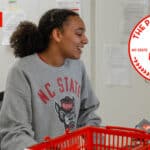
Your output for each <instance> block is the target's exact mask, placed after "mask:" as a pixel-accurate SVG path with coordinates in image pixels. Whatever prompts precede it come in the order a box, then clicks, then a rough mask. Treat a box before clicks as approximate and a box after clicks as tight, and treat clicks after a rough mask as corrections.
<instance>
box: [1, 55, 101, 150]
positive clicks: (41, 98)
mask: <svg viewBox="0 0 150 150" xmlns="http://www.w3.org/2000/svg"><path fill="white" fill-rule="evenodd" d="M98 106H99V101H98V99H97V98H96V97H95V95H94V93H93V91H92V89H91V85H90V83H89V79H88V77H87V74H86V71H85V67H84V65H83V63H82V61H80V60H72V59H66V60H65V63H64V65H62V66H61V67H53V66H50V65H48V64H46V63H44V62H43V61H42V60H41V59H40V58H39V57H38V55H37V54H34V55H30V56H27V57H24V58H21V59H20V60H18V61H17V62H16V63H15V65H14V66H13V67H12V69H11V70H10V72H9V75H8V78H7V83H6V90H5V95H4V101H3V104H2V108H1V112H0V142H1V150H23V149H24V148H26V147H28V146H31V145H33V144H36V143H38V142H41V141H42V139H43V137H45V136H50V137H56V136H59V135H61V134H63V133H64V132H65V129H66V128H70V129H71V130H74V129H76V128H79V127H82V126H85V125H94V126H99V124H100V122H101V120H100V118H99V117H97V116H96V115H95V114H94V111H95V110H96V109H97V108H98Z"/></svg>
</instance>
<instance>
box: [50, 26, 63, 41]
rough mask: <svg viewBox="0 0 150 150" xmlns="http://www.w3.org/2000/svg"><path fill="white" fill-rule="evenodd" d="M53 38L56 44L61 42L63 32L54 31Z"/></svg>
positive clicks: (56, 29)
mask: <svg viewBox="0 0 150 150" xmlns="http://www.w3.org/2000/svg"><path fill="white" fill-rule="evenodd" d="M51 37H52V38H53V39H54V40H55V41H56V42H60V41H61V39H62V32H61V31H60V29H58V28H55V29H53V31H52V34H51Z"/></svg>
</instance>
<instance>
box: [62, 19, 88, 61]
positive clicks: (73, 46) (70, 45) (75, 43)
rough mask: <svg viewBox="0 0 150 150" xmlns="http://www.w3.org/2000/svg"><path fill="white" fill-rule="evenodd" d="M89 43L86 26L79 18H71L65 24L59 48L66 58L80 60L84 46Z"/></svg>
mask: <svg viewBox="0 0 150 150" xmlns="http://www.w3.org/2000/svg"><path fill="white" fill-rule="evenodd" d="M87 43H88V39H87V37H86V35H85V25H84V22H83V21H82V19H81V18H80V17H78V16H70V17H69V18H68V21H67V22H66V23H64V26H63V31H62V33H61V41H60V42H59V47H60V51H61V53H62V55H63V56H64V58H72V59H79V58H80V56H81V53H82V49H83V48H84V45H85V44H87Z"/></svg>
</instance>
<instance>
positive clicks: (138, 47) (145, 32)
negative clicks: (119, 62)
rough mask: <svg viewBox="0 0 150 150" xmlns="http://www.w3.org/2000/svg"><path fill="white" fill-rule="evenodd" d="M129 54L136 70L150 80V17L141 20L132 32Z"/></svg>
mask: <svg viewBox="0 0 150 150" xmlns="http://www.w3.org/2000/svg"><path fill="white" fill-rule="evenodd" d="M128 54H129V57H130V61H131V63H132V65H133V67H134V68H135V70H136V71H137V72H138V73H139V74H140V75H141V76H142V77H144V78H145V79H147V80H150V15H148V16H146V17H144V18H143V19H141V20H140V21H139V23H138V24H137V25H136V26H135V27H134V29H133V30H132V32H131V35H130V38H129V42H128Z"/></svg>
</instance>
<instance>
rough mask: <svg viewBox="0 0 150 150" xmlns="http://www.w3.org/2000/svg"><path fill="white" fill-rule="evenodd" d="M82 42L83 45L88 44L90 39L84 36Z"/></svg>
mask: <svg viewBox="0 0 150 150" xmlns="http://www.w3.org/2000/svg"><path fill="white" fill-rule="evenodd" d="M82 42H83V44H88V38H87V37H86V35H84V36H83V39H82Z"/></svg>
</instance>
